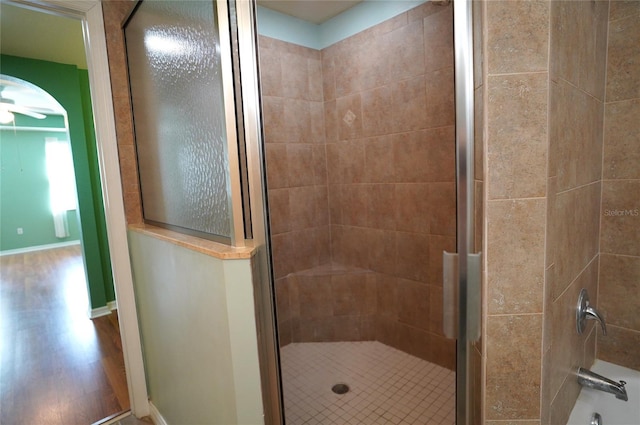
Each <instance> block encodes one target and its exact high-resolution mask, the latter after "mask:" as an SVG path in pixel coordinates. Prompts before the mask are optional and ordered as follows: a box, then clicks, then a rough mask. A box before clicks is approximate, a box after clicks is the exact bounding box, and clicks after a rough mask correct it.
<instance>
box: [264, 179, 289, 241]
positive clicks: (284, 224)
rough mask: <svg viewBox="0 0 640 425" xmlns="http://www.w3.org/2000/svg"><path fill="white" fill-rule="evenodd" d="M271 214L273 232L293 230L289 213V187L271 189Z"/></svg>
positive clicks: (275, 233)
mask: <svg viewBox="0 0 640 425" xmlns="http://www.w3.org/2000/svg"><path fill="white" fill-rule="evenodd" d="M269 211H270V212H271V214H270V215H269V219H270V223H271V233H272V234H274V235H277V234H279V233H286V232H288V231H289V230H291V223H290V214H289V189H270V190H269Z"/></svg>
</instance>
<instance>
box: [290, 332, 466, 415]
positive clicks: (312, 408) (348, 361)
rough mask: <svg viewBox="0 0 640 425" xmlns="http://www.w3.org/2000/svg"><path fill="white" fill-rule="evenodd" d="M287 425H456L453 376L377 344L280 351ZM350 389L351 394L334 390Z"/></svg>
mask: <svg viewBox="0 0 640 425" xmlns="http://www.w3.org/2000/svg"><path fill="white" fill-rule="evenodd" d="M280 352H281V360H282V379H283V386H284V399H285V417H286V423H287V425H302V424H305V425H306V424H353V425H363V424H367V425H369V424H371V425H373V424H420V425H427V424H429V425H454V424H455V413H454V412H455V373H454V372H453V371H450V370H448V369H446V368H443V367H441V366H438V365H436V364H433V363H429V362H427V361H425V360H421V359H419V358H417V357H414V356H412V355H410V354H406V353H404V352H402V351H399V350H396V349H395V348H392V347H389V346H387V345H384V344H382V343H380V342H376V341H366V342H321V343H315V342H314V343H293V344H288V345H287V346H285V347H283V348H282V349H281V351H280ZM336 384H346V386H348V391H347V392H345V393H343V394H336V393H335V392H333V391H332V388H333V387H334V386H335V385H336Z"/></svg>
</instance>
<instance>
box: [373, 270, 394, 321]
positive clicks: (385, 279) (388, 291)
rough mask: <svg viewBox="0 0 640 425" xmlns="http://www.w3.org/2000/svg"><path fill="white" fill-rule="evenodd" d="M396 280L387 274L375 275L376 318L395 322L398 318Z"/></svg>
mask: <svg viewBox="0 0 640 425" xmlns="http://www.w3.org/2000/svg"><path fill="white" fill-rule="evenodd" d="M397 280H398V279H397V278H395V277H393V276H389V275H388V274H382V273H376V290H377V294H378V297H377V300H376V309H377V313H378V316H380V317H386V318H389V319H390V320H393V321H396V320H397V318H398V282H397Z"/></svg>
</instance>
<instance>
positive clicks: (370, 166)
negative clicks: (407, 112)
mask: <svg viewBox="0 0 640 425" xmlns="http://www.w3.org/2000/svg"><path fill="white" fill-rule="evenodd" d="M364 154H365V170H364V172H365V181H366V182H369V183H391V182H395V181H396V173H395V164H394V161H393V138H392V136H382V137H373V138H370V139H366V140H365V141H364ZM389 158H391V159H392V160H391V161H390V160H389Z"/></svg>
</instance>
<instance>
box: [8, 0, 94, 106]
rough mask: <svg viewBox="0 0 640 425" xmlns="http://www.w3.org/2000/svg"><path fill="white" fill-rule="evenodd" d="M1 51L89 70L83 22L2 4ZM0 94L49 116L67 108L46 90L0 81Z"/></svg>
mask: <svg viewBox="0 0 640 425" xmlns="http://www.w3.org/2000/svg"><path fill="white" fill-rule="evenodd" d="M0 52H1V53H2V54H5V55H11V56H20V57H23V58H29V59H39V60H45V61H49V62H57V63H63V64H67V65H75V66H77V67H78V68H81V69H87V59H86V55H85V51H84V40H83V36H82V25H81V23H80V21H79V20H77V19H71V18H63V17H60V16H56V15H51V14H48V13H43V12H36V11H33V10H30V9H25V8H23V7H18V6H14V5H11V4H7V3H4V2H2V3H0ZM0 94H1V95H2V97H3V98H6V99H10V100H12V101H13V102H14V103H15V104H16V105H20V106H25V107H30V108H32V109H34V110H36V111H39V112H42V113H45V114H51V113H54V114H59V113H63V112H64V109H62V107H61V106H60V105H59V104H58V103H57V102H56V101H55V100H53V98H52V97H51V96H49V95H48V94H47V93H46V92H44V91H42V90H37V89H35V88H33V87H31V86H28V85H17V84H16V82H15V81H7V80H5V79H2V80H0Z"/></svg>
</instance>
